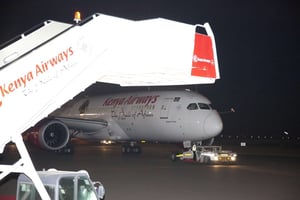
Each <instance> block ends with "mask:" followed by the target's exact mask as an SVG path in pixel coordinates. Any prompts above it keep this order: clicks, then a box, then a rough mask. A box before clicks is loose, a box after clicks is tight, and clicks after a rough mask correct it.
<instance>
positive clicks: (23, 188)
mask: <svg viewBox="0 0 300 200" xmlns="http://www.w3.org/2000/svg"><path fill="white" fill-rule="evenodd" d="M45 188H46V190H47V192H48V194H49V196H50V198H51V199H54V191H55V189H54V187H52V186H48V185H46V186H45ZM17 199H22V200H42V198H41V197H40V195H39V193H38V192H37V190H36V189H35V187H34V185H33V184H30V183H20V184H19V188H18V194H17Z"/></svg>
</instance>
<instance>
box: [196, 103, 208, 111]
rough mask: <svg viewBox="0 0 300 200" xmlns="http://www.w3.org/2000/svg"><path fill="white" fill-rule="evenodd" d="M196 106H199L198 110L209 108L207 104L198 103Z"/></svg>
mask: <svg viewBox="0 0 300 200" xmlns="http://www.w3.org/2000/svg"><path fill="white" fill-rule="evenodd" d="M198 105H199V108H200V109H201V110H210V107H209V105H208V104H205V103H198Z"/></svg>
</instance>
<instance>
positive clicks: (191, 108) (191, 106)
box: [187, 103, 198, 110]
mask: <svg viewBox="0 0 300 200" xmlns="http://www.w3.org/2000/svg"><path fill="white" fill-rule="evenodd" d="M187 109H188V110H197V109H198V106H197V104H196V103H190V104H189V105H188V106H187Z"/></svg>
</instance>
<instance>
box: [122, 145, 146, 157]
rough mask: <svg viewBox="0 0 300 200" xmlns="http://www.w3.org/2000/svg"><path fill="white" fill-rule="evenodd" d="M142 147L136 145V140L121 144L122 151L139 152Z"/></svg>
mask: <svg viewBox="0 0 300 200" xmlns="http://www.w3.org/2000/svg"><path fill="white" fill-rule="evenodd" d="M141 152H142V149H141V147H140V146H138V145H136V142H130V144H125V145H122V153H124V154H127V153H141Z"/></svg>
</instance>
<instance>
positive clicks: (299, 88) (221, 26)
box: [0, 0, 300, 137]
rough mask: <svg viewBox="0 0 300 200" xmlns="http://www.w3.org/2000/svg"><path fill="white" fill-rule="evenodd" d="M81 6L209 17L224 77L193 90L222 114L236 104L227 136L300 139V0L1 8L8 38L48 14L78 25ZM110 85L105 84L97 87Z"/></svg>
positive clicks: (94, 0) (75, 1)
mask: <svg viewBox="0 0 300 200" xmlns="http://www.w3.org/2000/svg"><path fill="white" fill-rule="evenodd" d="M76 10H80V11H81V13H82V16H83V18H84V17H88V16H90V15H92V14H94V13H103V14H108V15H113V16H117V17H122V18H127V19H132V20H140V19H148V18H155V17H163V18H167V19H171V20H176V21H180V22H184V23H189V24H197V23H200V24H203V23H205V22H209V23H210V25H211V27H212V29H213V31H214V33H215V38H216V44H217V51H218V59H219V66H220V73H221V79H220V80H218V81H217V82H216V84H214V85H199V86H193V87H192V88H193V89H196V90H198V91H199V92H200V93H202V94H204V95H205V96H207V97H208V98H209V99H210V100H211V101H212V102H213V104H214V105H215V107H216V108H217V109H218V110H219V111H226V110H229V109H230V108H231V107H233V108H234V109H235V111H236V112H235V113H229V114H224V115H222V117H223V121H224V131H223V134H232V135H268V136H269V135H281V134H283V132H284V131H287V132H288V133H289V135H290V136H291V137H296V136H300V118H299V116H298V113H299V111H300V109H299V105H300V103H299V102H300V78H299V76H300V73H299V72H300V70H299V67H300V64H299V63H300V55H299V53H300V47H299V46H300V6H298V3H297V1H296V0H294V1H292V0H264V1H262V0H252V1H240V0H227V1H224V0H219V1H217V0H208V1H201V0H185V1H184V0H168V1H162V0H160V1H158V0H151V1H146V0H139V1H138V0H135V1H132V0H128V1H124V0H123V1H121V0H120V1H116V0H105V1H103V0H81V1H79V0H51V1H41V0H35V1H32V0H28V1H16V0H10V1H5V2H3V3H2V4H1V7H0V23H1V27H2V28H1V31H0V43H3V42H5V41H7V40H8V39H11V38H13V37H14V36H16V35H18V34H20V33H22V32H24V31H26V30H28V29H29V28H31V27H33V26H35V25H37V24H39V23H41V22H42V21H45V20H48V19H51V20H57V21H62V22H68V23H73V13H74V11H76ZM110 87H111V85H108V84H100V86H99V85H98V86H97V89H99V90H101V89H102V90H103V91H107V90H108V89H109V88H110ZM112 88H113V90H114V91H123V90H126V89H124V88H121V87H116V86H113V87H112ZM132 89H140V88H132ZM127 90H128V88H127Z"/></svg>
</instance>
